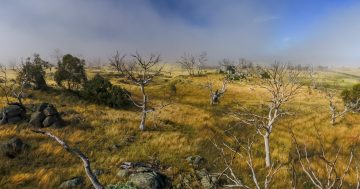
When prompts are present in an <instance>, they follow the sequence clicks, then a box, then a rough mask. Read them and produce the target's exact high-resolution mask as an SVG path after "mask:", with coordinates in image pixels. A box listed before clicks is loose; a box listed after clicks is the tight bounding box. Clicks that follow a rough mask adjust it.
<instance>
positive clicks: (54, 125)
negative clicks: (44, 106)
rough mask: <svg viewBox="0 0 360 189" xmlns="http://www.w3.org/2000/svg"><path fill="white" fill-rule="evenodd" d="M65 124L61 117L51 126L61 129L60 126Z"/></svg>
mask: <svg viewBox="0 0 360 189" xmlns="http://www.w3.org/2000/svg"><path fill="white" fill-rule="evenodd" d="M58 119H60V118H58ZM63 126H64V123H63V121H62V120H61V119H60V121H56V122H55V123H53V124H52V125H50V127H52V128H57V129H59V128H61V127H63Z"/></svg>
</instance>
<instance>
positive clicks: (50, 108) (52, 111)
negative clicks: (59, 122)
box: [43, 105, 58, 116]
mask: <svg viewBox="0 0 360 189" xmlns="http://www.w3.org/2000/svg"><path fill="white" fill-rule="evenodd" d="M43 112H44V114H45V115H46V116H53V115H57V114H58V111H57V110H56V108H55V107H54V106H53V105H48V106H47V107H46V108H45V109H44V111H43Z"/></svg>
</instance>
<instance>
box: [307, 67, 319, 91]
mask: <svg viewBox="0 0 360 189" xmlns="http://www.w3.org/2000/svg"><path fill="white" fill-rule="evenodd" d="M307 72H308V74H309V78H310V82H311V86H312V88H313V89H316V88H317V83H316V77H317V73H316V71H315V68H314V65H310V66H308V67H307Z"/></svg>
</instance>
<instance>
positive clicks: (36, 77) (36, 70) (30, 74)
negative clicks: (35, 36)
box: [17, 54, 49, 90]
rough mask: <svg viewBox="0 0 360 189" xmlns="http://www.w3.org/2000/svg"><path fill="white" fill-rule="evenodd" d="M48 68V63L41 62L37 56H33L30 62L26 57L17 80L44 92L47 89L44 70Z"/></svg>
mask: <svg viewBox="0 0 360 189" xmlns="http://www.w3.org/2000/svg"><path fill="white" fill-rule="evenodd" d="M48 67H49V62H46V61H44V60H42V59H41V57H40V55H39V54H34V58H33V59H32V60H31V58H30V57H28V58H27V59H26V61H25V63H22V64H21V67H20V69H19V71H18V76H17V78H18V80H25V81H27V82H28V83H29V84H33V85H34V88H35V89H40V90H45V89H47V87H48V86H47V84H46V81H45V74H46V73H45V69H46V68H48Z"/></svg>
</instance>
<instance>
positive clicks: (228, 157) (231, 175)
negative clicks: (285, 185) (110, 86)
mask: <svg viewBox="0 0 360 189" xmlns="http://www.w3.org/2000/svg"><path fill="white" fill-rule="evenodd" d="M234 139H235V140H234V141H235V147H232V146H234V145H229V144H226V143H225V142H223V143H222V144H221V145H219V144H217V143H215V142H213V144H214V146H215V148H216V149H217V150H218V151H219V153H220V157H219V158H220V160H221V161H223V163H224V165H225V168H224V169H223V170H222V171H221V172H220V173H216V174H215V175H216V176H218V178H221V177H225V178H226V180H228V181H229V182H230V183H231V184H228V185H225V187H229V188H246V189H250V188H256V189H268V188H270V187H271V184H272V182H273V178H274V176H275V175H276V174H277V173H278V172H279V170H280V169H281V168H282V166H283V165H282V164H280V163H279V164H277V165H275V164H272V165H271V166H270V167H269V168H268V169H262V170H266V171H265V172H266V173H265V174H266V176H265V178H263V179H261V180H260V179H259V178H258V175H257V174H258V173H259V170H256V169H255V166H254V163H253V150H252V145H253V144H254V137H253V138H248V139H247V142H242V141H240V140H239V139H238V138H237V137H234ZM237 158H240V159H241V160H244V161H245V162H246V164H247V167H248V169H249V170H250V171H251V178H252V184H253V185H254V186H255V187H251V186H250V185H249V183H244V181H243V180H242V179H241V178H240V177H239V176H237V175H236V173H235V172H234V170H233V166H234V161H236V159H237ZM260 170H261V169H260Z"/></svg>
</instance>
